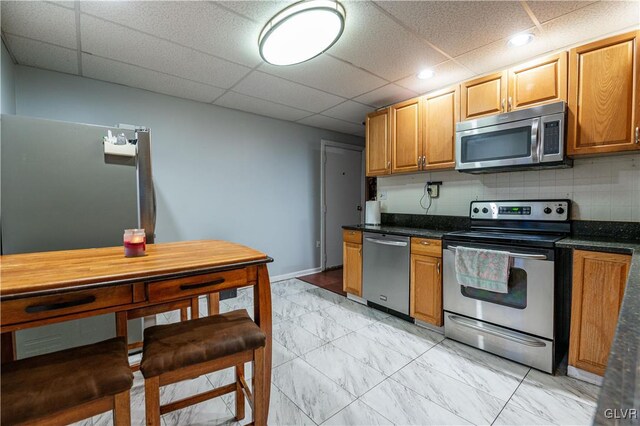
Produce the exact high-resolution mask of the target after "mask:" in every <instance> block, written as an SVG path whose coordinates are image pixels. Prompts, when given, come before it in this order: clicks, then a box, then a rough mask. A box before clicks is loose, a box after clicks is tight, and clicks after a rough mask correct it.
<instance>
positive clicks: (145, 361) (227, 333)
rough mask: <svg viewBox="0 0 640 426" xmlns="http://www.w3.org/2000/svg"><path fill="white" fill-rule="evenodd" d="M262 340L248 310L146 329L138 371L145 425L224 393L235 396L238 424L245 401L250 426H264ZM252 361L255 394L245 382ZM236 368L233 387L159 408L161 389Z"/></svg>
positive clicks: (231, 384)
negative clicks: (248, 363)
mask: <svg viewBox="0 0 640 426" xmlns="http://www.w3.org/2000/svg"><path fill="white" fill-rule="evenodd" d="M265 343H266V335H265V334H264V332H263V331H262V330H261V329H260V327H258V326H257V325H256V324H255V323H254V322H253V320H252V319H251V317H249V314H248V313H247V311H246V310H244V309H242V310H237V311H233V312H227V313H224V314H220V315H213V316H209V317H205V318H200V319H195V320H189V321H185V322H180V323H176V324H168V325H158V326H154V327H149V328H147V329H146V330H145V332H144V347H143V352H142V362H141V363H140V371H141V372H142V375H143V376H144V379H145V381H144V387H145V406H146V417H147V425H150V426H159V425H160V416H161V415H162V414H165V413H169V412H171V411H175V410H179V409H182V408H185V407H188V406H190V405H193V404H197V403H199V402H203V401H206V400H208V399H211V398H216V397H219V396H222V395H225V394H227V393H232V392H235V394H236V419H237V420H242V419H243V418H244V416H245V412H244V411H245V407H244V402H245V395H246V397H247V399H248V400H249V403H250V405H251V408H252V409H253V423H254V424H255V425H260V426H262V425H266V424H267V419H266V413H267V411H268V407H265V406H264V405H265V403H264V400H265V399H266V398H265V378H266V373H265V368H264V367H265V353H264V351H265V349H264V348H265ZM250 361H252V362H253V363H254V365H253V392H252V391H251V390H250V389H249V386H248V385H247V382H246V380H245V377H244V364H245V363H246V362H250ZM229 367H235V375H236V377H235V382H234V383H230V384H228V385H225V386H221V387H219V388H216V389H213V390H210V391H207V392H204V393H201V394H198V395H193V396H190V397H188V398H184V399H182V400H179V401H174V402H171V403H169V404H166V405H160V386H165V385H169V384H171V383H176V382H180V381H182V380H187V379H193V378H196V377H198V376H201V375H203V374H208V373H212V372H214V371H218V370H223V369H225V368H229Z"/></svg>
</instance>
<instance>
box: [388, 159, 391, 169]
mask: <svg viewBox="0 0 640 426" xmlns="http://www.w3.org/2000/svg"><path fill="white" fill-rule="evenodd" d="M389 167H391V161H387V169H388V168H389Z"/></svg>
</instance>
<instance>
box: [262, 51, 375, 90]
mask: <svg viewBox="0 0 640 426" xmlns="http://www.w3.org/2000/svg"><path fill="white" fill-rule="evenodd" d="M260 70H261V71H264V72H266V73H269V74H272V75H277V76H279V77H282V78H286V79H287V80H292V81H295V82H297V83H301V84H305V85H307V86H311V87H315V88H316V89H321V90H324V91H326V92H329V93H333V94H335V95H339V96H342V97H345V98H353V97H354V96H358V95H360V94H362V93H365V92H369V91H370V90H373V89H375V88H378V87H380V86H383V85H385V84H386V83H387V82H386V81H385V80H383V79H381V78H378V77H376V76H374V75H372V74H370V73H368V72H366V71H363V70H361V69H358V68H356V67H354V66H352V65H349V64H346V63H344V62H342V61H340V60H338V59H335V58H332V57H331V56H328V55H320V56H318V57H317V58H314V59H312V60H310V61H307V62H303V63H302V64H297V65H289V66H286V67H278V66H274V65H270V64H267V63H264V65H261V66H260Z"/></svg>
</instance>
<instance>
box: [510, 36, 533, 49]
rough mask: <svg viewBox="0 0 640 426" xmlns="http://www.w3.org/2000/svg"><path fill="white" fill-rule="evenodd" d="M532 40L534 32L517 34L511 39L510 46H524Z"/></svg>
mask: <svg viewBox="0 0 640 426" xmlns="http://www.w3.org/2000/svg"><path fill="white" fill-rule="evenodd" d="M532 41H533V34H531V33H522V34H516V35H514V36H513V37H511V38H510V39H509V46H512V47H519V46H524V45H525V44H529V43H531V42H532Z"/></svg>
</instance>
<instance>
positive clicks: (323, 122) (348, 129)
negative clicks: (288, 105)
mask: <svg viewBox="0 0 640 426" xmlns="http://www.w3.org/2000/svg"><path fill="white" fill-rule="evenodd" d="M298 123H301V124H306V125H307V126H313V127H320V128H321V129H330V130H335V131H336V132H342V133H349V134H353V133H356V132H358V131H360V128H361V127H363V126H362V125H358V124H353V123H347V122H346V121H342V120H337V119H335V118H331V117H326V116H324V115H320V114H316V115H312V116H311V117H307V118H303V119H302V120H299V121H298Z"/></svg>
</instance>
